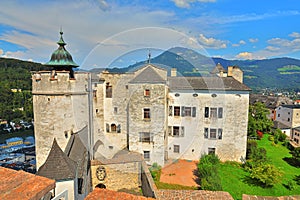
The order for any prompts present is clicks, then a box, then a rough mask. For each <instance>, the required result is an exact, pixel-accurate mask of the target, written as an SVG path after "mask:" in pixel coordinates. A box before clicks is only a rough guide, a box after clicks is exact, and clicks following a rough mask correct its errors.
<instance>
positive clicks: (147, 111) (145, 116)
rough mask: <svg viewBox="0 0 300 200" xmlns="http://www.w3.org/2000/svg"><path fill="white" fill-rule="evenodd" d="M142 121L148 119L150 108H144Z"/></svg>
mask: <svg viewBox="0 0 300 200" xmlns="http://www.w3.org/2000/svg"><path fill="white" fill-rule="evenodd" d="M144 119H150V108H144Z"/></svg>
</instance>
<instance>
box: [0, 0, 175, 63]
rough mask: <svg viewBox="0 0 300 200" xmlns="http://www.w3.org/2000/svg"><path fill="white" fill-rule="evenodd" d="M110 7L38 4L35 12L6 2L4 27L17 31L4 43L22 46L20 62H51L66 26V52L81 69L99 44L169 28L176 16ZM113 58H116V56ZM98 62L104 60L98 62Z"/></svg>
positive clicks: (94, 1)
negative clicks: (122, 34) (143, 30)
mask: <svg viewBox="0 0 300 200" xmlns="http://www.w3.org/2000/svg"><path fill="white" fill-rule="evenodd" d="M106 4H107V3H106V1H104V0H89V1H82V0H75V1H69V2H68V6H63V7H62V6H61V1H46V2H39V1H37V2H35V10H34V12H32V5H31V4H29V3H28V4H24V3H18V2H17V1H4V2H1V6H3V7H5V9H2V10H1V11H0V16H1V17H0V23H1V24H6V25H8V26H10V27H13V30H11V31H9V32H5V33H2V34H1V35H0V39H1V40H4V41H6V42H10V43H13V44H16V45H18V47H19V48H18V49H19V51H23V54H20V52H16V53H15V55H20V56H21V57H19V59H25V60H27V59H29V58H32V59H33V60H35V61H38V62H47V61H48V60H49V57H50V55H51V53H52V52H53V51H54V50H55V49H56V48H57V44H56V42H57V41H58V39H59V29H60V27H61V26H62V28H63V31H64V35H63V37H64V40H65V42H66V43H67V46H66V48H67V50H68V51H69V52H70V53H71V54H72V56H73V59H74V60H75V62H76V61H77V63H78V64H79V65H80V64H81V62H82V61H83V60H84V59H85V57H86V56H87V55H89V53H90V51H91V50H92V49H93V48H94V47H95V46H96V45H97V44H99V43H101V42H102V41H104V40H105V39H106V38H109V37H110V36H112V35H115V34H117V33H120V32H122V31H125V30H130V29H135V28H140V27H145V26H147V27H149V26H151V27H161V26H164V27H165V26H166V23H167V22H168V21H170V20H173V19H174V14H173V13H172V12H167V11H163V10H150V11H148V10H147V9H148V8H146V7H143V6H122V7H120V6H118V5H116V4H113V5H108V4H107V5H106ZM96 5H97V6H96ZM99 6H100V7H101V9H100V7H99ZM108 8H109V9H108ZM103 10H105V12H104V11H103ZM146 11H147V12H146ZM144 34H145V33H144ZM149 34H150V33H149ZM137 37H139V36H135V38H137ZM145 38H146V37H145ZM166 38H167V37H166ZM128 40H130V39H128ZM123 41H126V38H124V40H123ZM132 41H133V40H132ZM152 42H153V41H152ZM159 42H160V43H162V45H163V44H165V43H167V42H166V41H164V40H160V41H155V43H159ZM153 43H154V42H153ZM128 44H129V45H130V43H128ZM149 45H151V44H149ZM12 53H13V52H10V54H9V55H12ZM112 54H114V55H115V53H114V52H112ZM98 62H102V60H101V61H99V59H98ZM97 64H98V65H99V66H101V65H102V64H101V63H97Z"/></svg>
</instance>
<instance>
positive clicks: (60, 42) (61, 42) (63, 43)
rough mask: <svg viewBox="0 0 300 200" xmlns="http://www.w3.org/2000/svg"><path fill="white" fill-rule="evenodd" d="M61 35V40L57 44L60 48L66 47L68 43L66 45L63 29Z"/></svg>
mask: <svg viewBox="0 0 300 200" xmlns="http://www.w3.org/2000/svg"><path fill="white" fill-rule="evenodd" d="M59 34H60V39H59V41H58V42H57V44H58V45H59V46H62V47H63V46H65V45H66V44H67V43H65V41H64V39H63V34H64V32H63V31H62V27H60V32H59Z"/></svg>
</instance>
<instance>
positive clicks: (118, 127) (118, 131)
mask: <svg viewBox="0 0 300 200" xmlns="http://www.w3.org/2000/svg"><path fill="white" fill-rule="evenodd" d="M117 133H121V124H119V125H118V126H117Z"/></svg>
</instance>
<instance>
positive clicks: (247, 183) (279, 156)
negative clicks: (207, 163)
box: [219, 135, 300, 199]
mask: <svg viewBox="0 0 300 200" xmlns="http://www.w3.org/2000/svg"><path fill="white" fill-rule="evenodd" d="M258 146H259V147H264V148H265V149H266V150H267V157H268V158H269V159H270V162H271V163H272V164H273V165H275V166H276V167H277V168H278V169H280V170H281V171H282V172H283V173H284V174H283V176H282V181H281V183H278V184H276V185H274V186H273V187H271V188H262V187H260V186H256V185H254V184H251V180H250V179H248V178H247V176H248V175H249V173H248V172H246V171H245V170H244V169H243V168H242V167H241V166H239V165H237V164H235V165H232V164H230V163H223V164H221V168H220V171H219V174H220V176H221V181H222V187H223V190H224V191H227V192H229V193H230V194H231V195H232V196H233V198H234V199H242V194H252V195H259V196H286V195H295V194H298V195H299V194H300V186H299V185H297V184H296V183H295V182H294V183H295V186H296V187H295V189H294V190H291V191H290V190H288V189H287V188H285V187H284V185H283V184H287V182H288V181H289V180H292V179H293V178H294V177H295V175H300V167H298V168H296V167H293V166H291V165H289V164H288V163H287V162H286V161H284V160H283V158H285V157H291V155H290V153H289V150H288V149H287V148H286V147H284V146H282V145H281V144H278V145H276V146H273V145H272V144H271V142H270V141H269V140H268V135H264V137H263V138H262V140H260V141H258Z"/></svg>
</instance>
